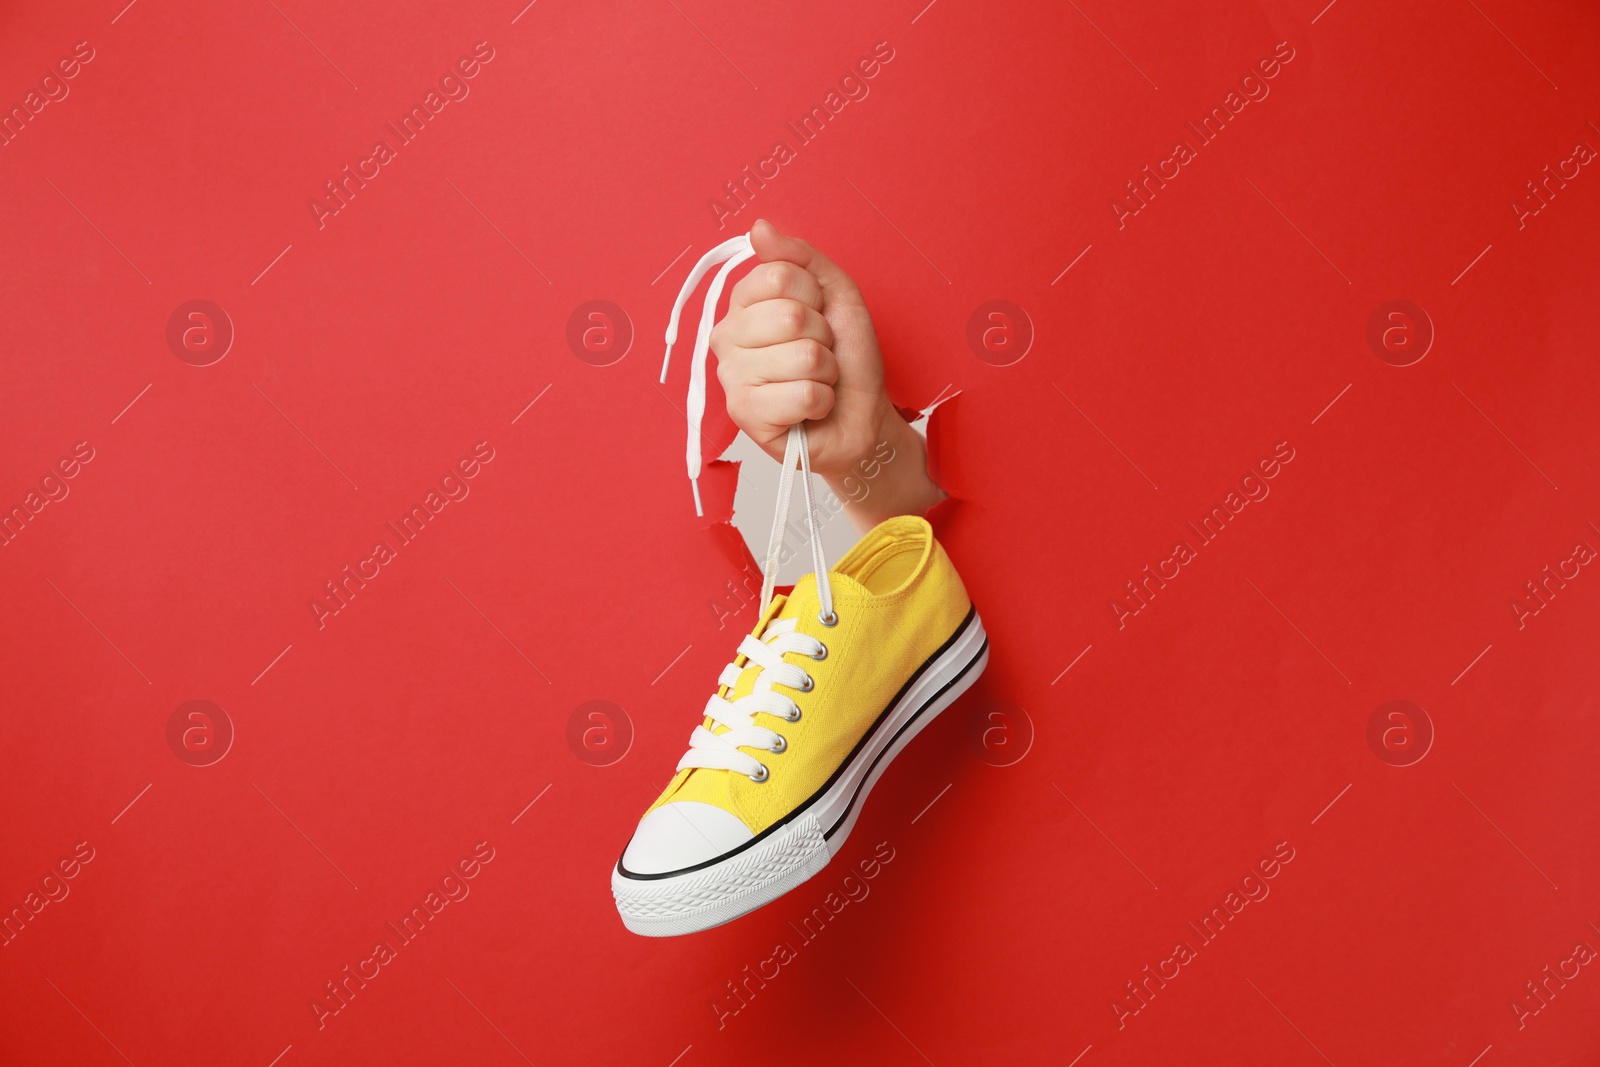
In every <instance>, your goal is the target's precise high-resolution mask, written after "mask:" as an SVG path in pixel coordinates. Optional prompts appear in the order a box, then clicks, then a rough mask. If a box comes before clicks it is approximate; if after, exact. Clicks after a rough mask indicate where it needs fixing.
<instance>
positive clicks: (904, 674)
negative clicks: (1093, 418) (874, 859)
mask: <svg viewBox="0 0 1600 1067" xmlns="http://www.w3.org/2000/svg"><path fill="white" fill-rule="evenodd" d="M829 579H830V584H831V586H832V593H833V606H832V614H833V619H834V622H833V623H832V625H830V624H829V623H828V622H827V621H826V618H827V613H826V612H824V611H823V608H822V605H821V602H820V600H819V597H818V589H817V582H816V576H815V575H807V576H806V577H805V578H802V579H801V580H800V581H799V582H798V583H796V585H795V587H794V591H793V592H791V593H790V594H789V595H788V596H777V597H775V598H774V599H773V601H772V603H771V604H770V605H769V606H768V608H767V610H766V611H765V612H764V613H763V614H762V616H761V618H760V619H759V620H758V621H757V623H756V626H755V629H754V630H753V631H752V632H751V633H750V634H749V635H748V636H746V637H745V638H744V640H743V641H742V642H740V644H739V654H738V657H737V658H736V659H735V660H734V661H733V663H732V664H730V665H729V666H728V667H726V668H725V669H724V670H723V672H722V675H721V677H720V678H719V679H718V682H719V683H720V684H721V688H720V689H718V691H717V695H716V696H714V697H712V698H711V700H710V701H709V703H708V704H707V706H706V718H705V722H704V724H703V725H701V726H699V727H697V728H696V729H695V731H694V735H693V737H692V738H691V740H690V743H689V744H690V747H689V751H688V752H687V753H686V754H685V755H684V757H683V759H681V760H680V761H679V762H678V773H677V775H676V777H674V778H673V779H672V782H671V783H670V784H668V786H667V788H666V790H665V791H664V792H663V793H662V794H661V796H660V798H659V799H657V800H656V802H655V803H654V804H653V805H651V807H650V809H649V810H648V811H647V812H645V815H644V818H643V819H641V820H640V822H639V825H638V828H637V829H635V830H634V833H633V839H632V840H631V841H629V842H628V847H627V849H626V850H625V851H624V852H623V854H622V858H621V859H620V860H619V861H618V862H617V866H616V870H615V871H614V872H613V873H612V876H611V891H612V893H613V895H615V897H616V900H617V910H618V911H619V912H620V913H621V915H622V921H623V923H624V925H626V926H627V927H628V929H630V930H632V931H633V932H634V933H638V934H648V935H651V936H657V937H661V936H667V935H671V934H687V933H692V932H694V931H696V930H706V929H709V928H711V927H713V926H718V925H720V924H722V923H725V922H728V921H729V920H731V919H736V918H738V917H739V916H741V915H744V914H745V913H747V912H750V911H753V910H755V909H756V908H759V907H760V906H761V905H763V904H766V903H769V902H770V901H773V900H776V899H777V898H778V897H780V896H782V895H783V894H785V893H787V892H788V891H789V890H791V889H793V888H794V887H795V886H797V885H799V884H801V883H802V882H804V881H805V880H806V879H808V878H810V877H811V876H812V875H814V874H816V873H817V872H818V871H820V870H822V868H823V867H825V866H826V865H827V863H828V861H829V860H830V859H831V858H832V857H833V855H834V854H835V853H836V852H838V851H839V849H840V848H842V847H843V846H844V842H845V839H846V838H847V837H849V835H850V830H851V828H852V827H853V826H854V825H855V821H856V817H857V816H858V815H859V814H860V812H861V805H862V802H863V801H864V800H865V799H866V797H867V794H868V793H869V792H871V790H872V787H873V785H875V784H876V783H877V781H878V778H879V776H881V775H882V774H883V772H884V769H885V768H886V767H888V765H889V761H891V760H892V759H894V758H895V756H897V755H899V754H900V751H901V750H902V749H903V748H905V746H906V745H907V744H909V743H910V741H911V739H912V738H913V737H915V736H916V735H917V733H918V732H919V731H921V730H922V728H923V727H925V726H927V725H928V723H929V722H931V721H932V720H933V717H934V716H935V715H937V714H939V712H941V711H943V710H944V709H945V708H946V707H948V706H949V705H950V704H951V703H953V702H954V701H955V699H956V698H957V697H959V696H960V695H961V694H962V693H963V692H965V691H966V690H967V688H968V687H969V686H971V685H972V683H973V682H974V681H976V680H977V678H978V676H979V675H980V674H982V673H983V669H984V667H985V666H986V665H987V663H988V659H989V642H988V638H987V637H986V636H985V634H984V632H983V624H982V622H980V621H979V619H978V614H977V612H976V611H975V610H974V609H973V607H972V603H971V601H969V600H968V599H967V593H966V590H965V589H964V588H963V587H962V584H961V578H960V577H959V576H958V575H957V574H956V571H955V567H954V566H952V564H951V563H950V558H949V557H948V556H947V555H945V551H944V549H943V548H941V547H940V545H939V542H938V541H936V540H934V538H933V531H932V530H931V529H930V528H929V526H928V524H927V522H926V521H924V520H923V519H921V518H916V517H910V516H907V517H902V518H896V519H890V520H889V521H888V522H885V523H883V524H882V525H880V526H878V527H877V528H876V529H874V530H873V531H872V532H871V533H869V534H868V535H867V536H866V537H865V538H864V539H863V540H862V541H861V542H860V543H859V544H858V545H856V547H855V548H853V549H851V551H850V552H849V553H848V554H847V555H846V556H845V557H844V558H843V559H841V560H840V561H839V563H838V565H837V566H836V567H835V568H834V569H833V571H832V573H831V574H829Z"/></svg>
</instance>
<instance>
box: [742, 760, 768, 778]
mask: <svg viewBox="0 0 1600 1067" xmlns="http://www.w3.org/2000/svg"><path fill="white" fill-rule="evenodd" d="M745 777H747V778H749V779H750V780H751V781H752V782H764V781H766V780H767V779H768V778H770V777H772V775H771V774H770V773H769V772H768V771H767V765H766V764H765V763H763V764H761V769H760V770H759V771H757V772H756V773H755V774H750V775H746V776H745Z"/></svg>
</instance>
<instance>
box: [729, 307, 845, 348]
mask: <svg viewBox="0 0 1600 1067" xmlns="http://www.w3.org/2000/svg"><path fill="white" fill-rule="evenodd" d="M807 338H809V339H811V340H813V341H816V342H817V343H819V344H820V345H822V346H823V347H824V348H832V347H833V327H831V326H829V325H828V320H827V319H825V318H823V317H822V312H820V311H818V310H817V309H815V308H812V307H807V306H806V305H805V304H802V303H800V302H799V301H798V300H763V301H761V302H760V303H759V304H751V305H750V306H749V307H747V308H742V309H740V310H739V311H736V312H733V313H731V314H729V315H728V316H727V317H726V318H724V319H723V320H722V321H721V322H720V323H718V324H717V328H716V330H715V333H714V338H713V340H712V344H713V346H721V345H727V346H732V347H735V348H765V347H766V346H768V345H777V344H783V343H784V342H786V341H799V340H804V339H807ZM717 351H718V355H719V356H720V355H721V348H720V347H718V349H717Z"/></svg>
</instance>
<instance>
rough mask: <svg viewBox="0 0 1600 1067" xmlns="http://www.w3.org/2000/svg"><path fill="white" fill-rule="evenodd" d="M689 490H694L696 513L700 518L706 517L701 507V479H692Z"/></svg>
mask: <svg viewBox="0 0 1600 1067" xmlns="http://www.w3.org/2000/svg"><path fill="white" fill-rule="evenodd" d="M689 488H690V489H693V490H694V513H695V515H696V516H698V517H700V518H704V517H705V514H706V513H705V509H704V508H702V507H701V506H700V479H699V478H690V479H689Z"/></svg>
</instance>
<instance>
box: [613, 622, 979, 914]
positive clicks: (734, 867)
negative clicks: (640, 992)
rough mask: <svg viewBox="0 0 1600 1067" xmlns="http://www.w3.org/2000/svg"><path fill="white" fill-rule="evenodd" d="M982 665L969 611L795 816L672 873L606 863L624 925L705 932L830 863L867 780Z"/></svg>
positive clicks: (863, 796) (874, 779)
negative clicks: (627, 871)
mask: <svg viewBox="0 0 1600 1067" xmlns="http://www.w3.org/2000/svg"><path fill="white" fill-rule="evenodd" d="M988 663H989V638H988V635H987V634H985V633H984V630H983V622H982V620H981V619H979V618H978V615H977V613H976V612H973V613H972V615H971V616H970V617H969V618H968V619H967V621H966V623H965V624H964V626H963V628H962V630H961V631H960V632H959V633H958V634H957V635H956V637H955V639H954V640H952V641H951V642H950V644H949V645H948V646H947V647H946V648H945V650H944V651H943V652H942V653H940V654H939V656H938V657H937V658H935V659H934V660H933V661H931V662H930V663H929V664H928V665H927V666H926V668H924V670H923V671H922V673H921V674H920V675H919V676H918V677H917V679H916V681H915V682H914V683H912V685H911V686H910V687H909V688H907V690H906V691H905V692H904V693H903V694H901V696H900V698H899V699H898V700H897V701H896V702H895V705H894V707H893V708H892V709H891V710H890V711H889V713H888V714H887V715H885V716H883V718H882V719H881V720H880V721H879V722H878V724H877V726H876V728H875V729H874V730H873V731H872V734H871V735H870V736H869V737H868V738H867V740H866V743H865V744H863V745H862V746H861V748H860V749H858V750H857V751H856V753H855V755H854V756H853V757H852V759H851V760H850V762H849V763H848V764H847V765H846V766H845V768H844V771H843V772H842V773H841V774H840V775H839V777H838V778H836V779H834V781H833V783H832V784H831V785H829V786H828V787H827V789H826V790H825V791H824V792H823V794H822V795H821V796H819V797H816V798H815V799H814V800H812V801H811V802H810V803H809V804H808V805H806V806H805V808H804V809H803V810H802V811H801V812H800V813H799V814H798V815H795V816H791V817H790V819H789V820H788V821H787V822H785V823H782V824H780V825H779V826H778V827H777V828H775V829H773V830H771V831H769V832H768V833H767V834H765V835H764V836H762V837H761V838H760V839H758V840H757V841H756V842H755V843H754V844H752V845H749V846H747V847H745V848H742V849H741V850H739V851H738V852H735V853H733V854H731V855H729V856H727V857H725V858H723V859H721V860H718V861H717V862H715V863H712V864H709V865H707V866H704V867H700V868H697V869H695V870H692V871H687V872H684V873H683V874H679V875H668V876H666V877H655V878H630V877H628V876H626V875H624V874H623V873H622V872H621V870H620V869H618V868H615V867H614V868H612V871H611V893H612V896H614V897H615V898H616V901H617V911H618V913H619V914H620V915H621V916H622V923H623V925H624V926H626V927H627V928H628V929H629V930H632V931H633V932H634V933H636V934H643V935H645V936H646V937H672V936H675V935H678V934H692V933H695V932H697V931H700V930H709V929H711V928H712V927H714V926H721V925H722V924H723V923H726V922H731V921H732V920H734V919H737V918H738V917H739V916H741V915H747V914H749V913H750V912H752V911H755V910H756V909H757V908H759V907H761V906H762V905H764V904H770V903H771V902H772V901H774V900H777V899H778V898H779V897H781V896H783V895H784V894H785V893H787V892H789V890H791V889H793V888H795V887H796V886H798V885H800V884H802V883H803V882H805V881H806V880H807V879H809V878H810V877H811V876H812V875H814V874H816V873H817V872H818V871H820V870H822V869H823V868H824V867H826V866H827V865H828V861H829V860H831V859H832V858H833V857H834V855H835V854H837V853H838V851H839V850H840V849H841V848H843V847H844V843H845V841H846V840H847V839H848V838H849V836H850V831H851V830H852V829H854V828H855V824H856V819H857V818H858V817H859V816H860V814H861V808H862V805H863V804H864V803H865V802H866V799H867V796H868V794H870V793H871V792H872V787H873V786H874V785H876V784H877V783H878V779H879V778H880V777H882V776H883V772H884V770H885V769H886V768H887V767H888V766H889V764H890V763H891V762H893V760H894V758H895V757H896V756H898V755H899V754H900V752H901V751H902V750H903V749H904V748H905V747H906V745H908V744H910V743H911V739H912V738H914V737H916V736H917V734H919V733H921V732H922V730H923V728H924V727H926V726H927V725H928V723H930V722H932V721H933V719H934V717H935V716H937V715H938V714H939V713H940V712H942V711H943V710H944V709H945V708H947V707H949V706H950V705H951V704H953V703H955V701H956V699H957V698H958V697H960V696H961V694H962V693H965V692H966V691H967V689H968V688H970V687H971V685H972V683H973V682H975V681H977V680H978V677H979V676H980V675H981V674H983V671H984V668H985V667H987V666H988Z"/></svg>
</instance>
